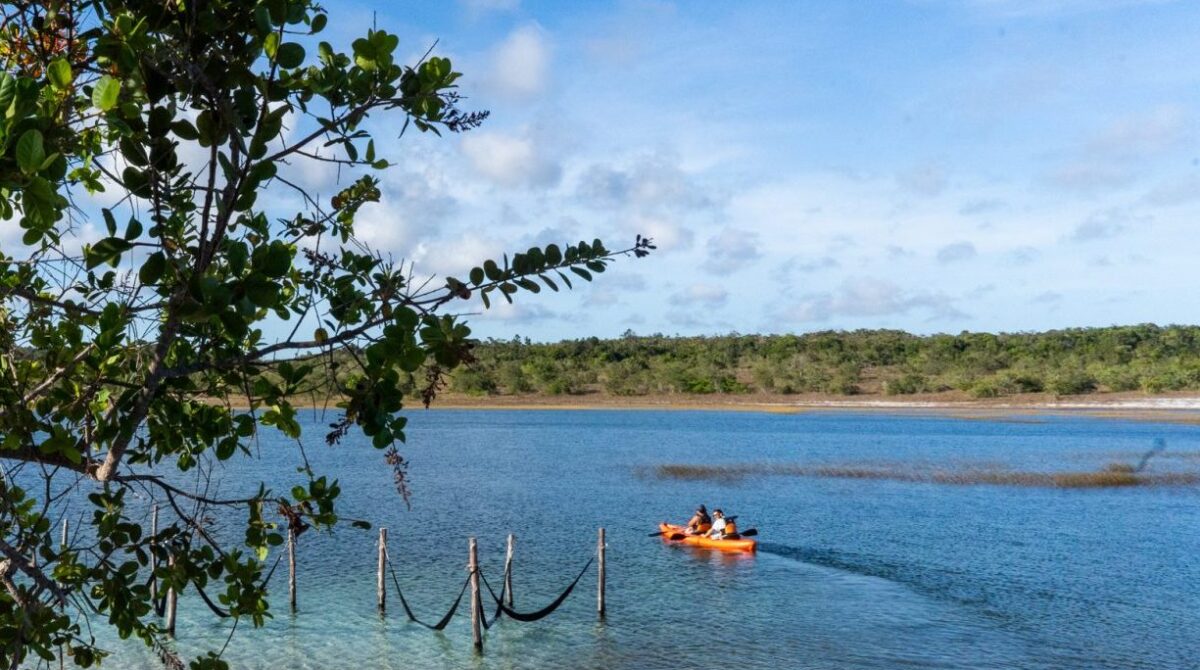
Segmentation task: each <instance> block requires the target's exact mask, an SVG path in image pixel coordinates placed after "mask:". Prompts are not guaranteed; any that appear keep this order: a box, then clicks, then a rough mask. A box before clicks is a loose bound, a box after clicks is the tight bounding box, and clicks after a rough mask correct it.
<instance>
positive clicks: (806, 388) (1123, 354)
mask: <svg viewBox="0 0 1200 670" xmlns="http://www.w3.org/2000/svg"><path fill="white" fill-rule="evenodd" d="M475 358H476V362H475V363H473V364H472V365H471V366H469V367H468V368H465V369H461V370H458V371H456V372H455V373H454V374H453V375H452V382H451V389H452V390H454V391H457V392H459V393H465V394H471V395H489V394H510V395H520V394H527V393H540V394H544V395H560V394H569V393H602V394H608V395H614V396H644V395H652V394H660V395H662V394H712V393H727V394H729V393H732V394H737V393H752V392H756V393H773V394H806V393H807V394H832V395H855V394H859V393H870V394H878V393H882V394H886V395H895V396H901V395H909V394H915V393H941V392H962V393H965V394H967V395H969V396H971V397H975V398H994V397H1002V396H1010V395H1018V394H1022V393H1050V394H1055V395H1077V394H1085V393H1093V392H1097V391H1109V392H1112V391H1136V390H1142V391H1146V392H1150V393H1159V392H1163V391H1182V390H1200V328H1196V327H1192V326H1169V327H1159V326H1154V325H1140V326H1119V327H1110V328H1078V329H1070V330H1056V331H1048V332H1044V333H1001V334H991V333H965V332H964V333H960V334H958V335H929V336H918V335H911V334H909V333H904V332H900V331H894V330H859V331H853V332H831V331H830V332H817V333H808V334H804V335H768V336H763V335H725V336H715V337H663V336H661V335H652V336H641V337H639V336H635V335H633V334H628V335H627V336H625V337H622V338H620V339H612V340H601V339H598V338H587V339H583V340H573V341H566V342H557V343H545V344H539V343H532V342H529V341H528V340H521V339H519V338H514V339H512V340H490V341H488V342H485V343H483V344H481V345H480V346H479V347H477V348H476V349H475Z"/></svg>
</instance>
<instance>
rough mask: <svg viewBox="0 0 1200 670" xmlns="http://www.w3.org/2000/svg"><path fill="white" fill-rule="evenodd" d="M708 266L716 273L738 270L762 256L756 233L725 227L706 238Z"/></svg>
mask: <svg viewBox="0 0 1200 670" xmlns="http://www.w3.org/2000/svg"><path fill="white" fill-rule="evenodd" d="M707 246H708V267H709V268H711V269H712V271H713V272H716V273H717V274H722V275H724V274H729V273H731V272H734V271H737V270H740V269H742V268H744V267H746V266H747V265H750V264H751V263H753V262H754V261H756V260H758V259H759V258H761V257H762V253H761V252H760V251H759V250H758V234H757V233H753V232H750V231H748V230H739V229H735V228H726V229H724V230H722V231H721V232H720V233H717V234H716V235H714V236H712V237H710V238H708V245H707Z"/></svg>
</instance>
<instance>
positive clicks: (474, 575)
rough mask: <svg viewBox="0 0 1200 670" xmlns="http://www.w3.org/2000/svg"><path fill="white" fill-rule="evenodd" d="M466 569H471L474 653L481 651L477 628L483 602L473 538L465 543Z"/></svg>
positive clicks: (481, 644) (479, 635) (479, 633)
mask: <svg viewBox="0 0 1200 670" xmlns="http://www.w3.org/2000/svg"><path fill="white" fill-rule="evenodd" d="M467 552H468V553H467V570H470V571H471V640H473V641H474V642H475V653H477V654H479V653H483V633H482V631H480V629H479V623H480V617H481V616H482V615H483V602H482V601H481V599H480V597H479V596H480V594H479V556H478V555H477V553H476V551H475V538H471V540H470V542H469V543H468V544H467Z"/></svg>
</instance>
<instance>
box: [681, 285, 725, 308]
mask: <svg viewBox="0 0 1200 670" xmlns="http://www.w3.org/2000/svg"><path fill="white" fill-rule="evenodd" d="M728 299H729V291H726V290H725V289H724V288H723V287H721V286H717V285H716V284H705V283H696V284H692V285H691V286H688V287H687V288H685V289H683V290H682V291H678V292H676V293H675V294H674V295H672V296H671V302H672V303H673V304H676V305H707V306H709V307H716V306H718V305H723V304H725V301H726V300H728Z"/></svg>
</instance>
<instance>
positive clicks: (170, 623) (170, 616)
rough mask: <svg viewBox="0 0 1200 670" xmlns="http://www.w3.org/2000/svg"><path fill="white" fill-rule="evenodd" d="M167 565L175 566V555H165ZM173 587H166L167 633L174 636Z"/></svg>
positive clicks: (174, 596)
mask: <svg viewBox="0 0 1200 670" xmlns="http://www.w3.org/2000/svg"><path fill="white" fill-rule="evenodd" d="M167 565H168V566H170V567H175V555H174V554H172V555H170V556H168V557H167ZM177 600H178V598H177V596H176V594H175V589H174V588H170V589H167V635H170V636H171V637H175V605H176V604H177Z"/></svg>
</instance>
